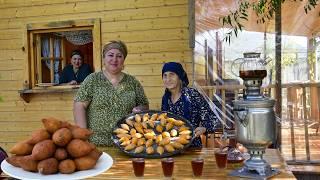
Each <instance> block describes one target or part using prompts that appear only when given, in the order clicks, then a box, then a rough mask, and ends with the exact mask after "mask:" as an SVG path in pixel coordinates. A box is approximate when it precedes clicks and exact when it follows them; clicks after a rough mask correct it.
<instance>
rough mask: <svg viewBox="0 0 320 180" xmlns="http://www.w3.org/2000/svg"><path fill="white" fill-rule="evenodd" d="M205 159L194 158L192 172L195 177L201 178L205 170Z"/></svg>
mask: <svg viewBox="0 0 320 180" xmlns="http://www.w3.org/2000/svg"><path fill="white" fill-rule="evenodd" d="M203 163H204V160H203V158H194V159H192V160H191V166H192V172H193V175H194V176H196V177H197V176H201V175H202V169H203Z"/></svg>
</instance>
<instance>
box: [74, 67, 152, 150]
mask: <svg viewBox="0 0 320 180" xmlns="http://www.w3.org/2000/svg"><path fill="white" fill-rule="evenodd" d="M74 100H75V101H79V102H89V105H88V107H87V112H86V114H87V125H88V128H89V129H91V130H92V131H93V132H94V134H93V135H91V137H90V139H89V140H90V142H93V143H94V144H96V145H98V146H112V145H113V142H112V139H111V137H112V129H113V128H114V127H115V126H116V123H117V121H118V120H119V119H120V118H122V117H124V116H125V115H127V114H130V113H131V112H132V109H133V108H134V107H136V106H140V105H148V104H149V102H148V99H147V97H146V95H145V93H144V90H143V87H142V86H141V84H140V83H139V81H138V80H137V79H136V78H135V77H133V76H131V75H129V74H124V77H123V78H122V80H121V81H120V82H119V85H118V86H116V87H114V86H113V85H112V84H111V82H110V81H109V80H108V79H107V78H106V77H105V76H104V75H103V72H96V73H92V74H90V75H89V76H88V77H87V78H86V79H85V80H84V81H83V83H82V84H81V86H80V89H79V91H78V92H77V94H76V96H75V99H74Z"/></svg>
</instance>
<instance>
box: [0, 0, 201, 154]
mask: <svg viewBox="0 0 320 180" xmlns="http://www.w3.org/2000/svg"><path fill="white" fill-rule="evenodd" d="M188 6H189V5H188V1H186V0H108V1H105V0H70V1H68V2H66V1H65V0H55V1H46V0H33V1H27V0H23V1H20V0H2V1H0V97H1V99H2V102H0V127H1V129H0V146H1V147H3V148H4V149H6V150H8V148H10V147H12V145H13V144H14V143H16V142H17V141H20V140H23V139H25V138H26V137H27V136H28V135H30V133H31V131H33V130H35V129H38V128H40V127H41V123H40V120H41V118H43V117H46V116H55V117H57V118H63V119H67V120H69V121H73V112H72V110H73V107H72V105H73V96H74V93H72V92H66V93H43V94H32V95H30V100H31V101H30V102H29V103H26V102H25V101H24V100H23V99H22V98H21V97H20V95H19V93H18V90H21V89H22V88H23V83H24V79H28V78H27V77H25V76H27V75H28V73H29V71H28V69H27V67H26V64H28V63H29V64H30V62H29V59H28V57H29V55H28V52H27V51H26V49H27V48H28V44H26V42H28V41H27V24H37V23H50V22H59V21H70V20H88V19H100V29H101V32H100V36H101V47H100V49H102V46H103V44H105V43H107V42H109V41H110V40H114V39H120V40H123V41H124V42H125V43H126V44H127V46H128V51H129V53H128V57H127V59H126V61H125V72H128V73H129V74H131V75H134V76H136V77H137V79H138V80H139V81H140V82H141V83H142V85H143V87H144V89H145V92H146V95H147V97H148V99H149V101H150V108H151V109H159V108H160V105H161V97H162V94H163V92H164V89H163V85H162V79H161V68H162V65H163V63H165V62H168V61H178V62H181V63H182V64H183V66H184V68H185V69H186V71H187V73H188V74H189V79H190V80H191V81H192V72H193V67H192V66H193V63H192V59H193V58H192V49H191V48H190V47H189V22H188V13H189V12H188ZM33 28H34V27H33ZM196 69H199V71H201V67H200V68H198V67H197V68H196Z"/></svg>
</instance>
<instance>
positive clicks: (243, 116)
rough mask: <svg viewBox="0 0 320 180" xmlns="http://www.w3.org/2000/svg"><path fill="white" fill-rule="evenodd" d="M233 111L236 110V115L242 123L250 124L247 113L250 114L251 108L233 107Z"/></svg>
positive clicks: (244, 124)
mask: <svg viewBox="0 0 320 180" xmlns="http://www.w3.org/2000/svg"><path fill="white" fill-rule="evenodd" d="M233 111H234V112H235V115H236V116H237V117H238V119H239V121H240V123H241V124H242V125H243V126H247V125H248V119H247V115H248V112H249V109H248V108H240V109H233Z"/></svg>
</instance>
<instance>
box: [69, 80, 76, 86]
mask: <svg viewBox="0 0 320 180" xmlns="http://www.w3.org/2000/svg"><path fill="white" fill-rule="evenodd" d="M68 84H69V85H76V84H78V83H77V81H76V80H72V81H70V82H69V83H68Z"/></svg>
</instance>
